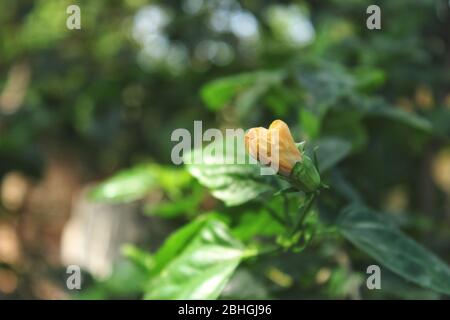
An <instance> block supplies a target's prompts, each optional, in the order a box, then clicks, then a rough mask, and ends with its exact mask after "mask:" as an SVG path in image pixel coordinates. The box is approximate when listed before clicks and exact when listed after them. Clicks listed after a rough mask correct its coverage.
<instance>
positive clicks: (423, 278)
mask: <svg viewBox="0 0 450 320" xmlns="http://www.w3.org/2000/svg"><path fill="white" fill-rule="evenodd" d="M337 226H338V230H339V231H340V233H341V234H342V235H343V236H344V237H345V238H347V239H348V240H349V241H351V242H352V243H353V244H354V245H356V246H357V247H358V248H360V249H361V250H363V251H364V252H366V253H367V254H368V255H370V256H371V257H372V258H373V259H375V260H376V261H378V262H379V263H380V264H382V265H384V266H385V267H386V268H388V269H390V270H391V271H393V272H394V273H396V274H398V275H399V276H401V277H403V278H404V279H406V280H409V281H411V282H413V283H416V284H418V285H420V286H422V287H425V288H428V289H431V290H434V291H436V292H440V293H444V294H448V295H450V268H449V266H448V265H447V264H446V263H444V262H443V261H442V260H440V259H439V258H438V257H437V256H436V255H434V254H433V253H431V252H430V251H428V250H427V249H425V248H424V247H422V246H421V245H419V244H418V243H416V242H415V241H414V240H412V239H411V238H409V237H408V236H406V235H405V234H404V233H402V232H401V231H400V230H399V229H397V228H396V226H395V225H393V224H392V222H390V221H388V220H387V219H385V218H383V216H382V214H380V213H377V212H375V211H373V210H371V209H369V208H367V207H364V206H360V205H353V206H349V207H347V208H346V209H344V210H343V211H342V212H341V214H340V216H339V218H338V222H337Z"/></svg>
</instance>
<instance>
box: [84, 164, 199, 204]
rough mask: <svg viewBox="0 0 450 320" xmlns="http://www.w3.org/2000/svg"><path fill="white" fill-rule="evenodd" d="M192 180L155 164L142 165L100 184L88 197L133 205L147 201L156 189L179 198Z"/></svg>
mask: <svg viewBox="0 0 450 320" xmlns="http://www.w3.org/2000/svg"><path fill="white" fill-rule="evenodd" d="M191 180H192V178H191V176H190V175H189V173H188V172H187V171H185V170H180V169H173V168H170V167H164V166H160V165H158V164H155V163H146V164H139V165H137V166H135V167H132V168H130V169H125V170H122V171H120V172H118V173H116V174H115V175H114V176H112V177H111V178H109V179H107V180H106V181H104V182H103V183H101V184H99V185H98V186H97V187H95V188H94V189H93V190H92V191H91V192H90V193H89V198H90V199H91V200H94V201H107V202H130V201H134V200H138V199H142V198H144V197H145V196H147V195H148V193H149V192H151V191H152V190H153V189H154V188H156V187H159V188H161V189H163V190H164V191H166V192H167V193H168V194H170V195H177V194H178V193H180V192H181V190H182V188H183V187H186V186H187V185H189V183H190V182H191Z"/></svg>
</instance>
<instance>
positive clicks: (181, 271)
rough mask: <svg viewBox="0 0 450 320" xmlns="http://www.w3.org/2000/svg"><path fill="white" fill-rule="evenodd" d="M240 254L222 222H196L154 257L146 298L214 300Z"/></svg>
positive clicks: (238, 244) (238, 259)
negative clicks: (154, 261) (154, 262)
mask: <svg viewBox="0 0 450 320" xmlns="http://www.w3.org/2000/svg"><path fill="white" fill-rule="evenodd" d="M243 254H244V247H243V245H242V244H241V243H240V242H239V241H238V240H236V239H234V238H233V237H232V236H231V235H230V232H229V230H228V228H227V226H226V225H225V224H224V223H223V222H221V221H219V220H216V219H203V220H197V221H195V222H193V223H191V224H189V225H188V226H186V227H184V228H182V229H181V230H180V231H178V232H176V233H175V234H174V235H172V236H171V237H170V238H169V240H168V241H167V242H166V243H165V244H164V246H163V248H162V249H161V250H160V251H159V252H158V254H157V255H156V256H155V260H156V265H157V266H156V268H155V270H154V272H153V273H154V275H153V277H152V279H151V281H150V283H149V284H148V286H147V290H146V294H145V298H146V299H216V298H217V297H218V296H219V294H220V292H221V291H222V290H223V288H224V287H225V285H226V283H227V282H228V280H229V278H230V277H231V276H232V274H233V272H234V271H235V269H236V268H237V266H238V265H239V263H240V261H241V259H242V257H243Z"/></svg>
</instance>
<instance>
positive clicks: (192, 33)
mask: <svg viewBox="0 0 450 320" xmlns="http://www.w3.org/2000/svg"><path fill="white" fill-rule="evenodd" d="M71 4H76V5H78V6H79V7H80V9H81V30H68V29H67V27H66V19H67V17H68V16H69V15H68V14H67V13H66V8H67V7H68V6H69V5H71ZM371 4H378V5H379V6H380V7H381V23H382V29H381V30H368V29H367V28H366V19H367V17H368V15H367V14H366V8H367V7H368V6H369V5H371ZM449 30H450V13H449V2H448V1H447V0H441V1H439V0H436V1H431V0H417V1H406V0H398V1H366V0H346V1H337V0H327V1H315V0H309V1H256V0H248V1H237V0H208V1H207V0H180V1H170V0H169V1H150V0H123V1H118V0H112V1H111V0H108V1H106V0H96V1H87V0H84V1H81V0H80V1H75V0H73V1H69V0H33V1H26V0H19V1H1V2H0V299H1V298H5V299H23V298H27V299H69V298H74V297H75V298H78V297H79V298H99V299H102V298H139V297H140V296H141V295H140V289H139V283H140V282H142V281H143V280H142V273H139V271H138V270H136V267H135V266H134V265H131V264H129V263H128V262H127V260H126V259H124V255H125V256H126V255H128V256H135V255H139V254H141V252H140V251H139V249H137V247H140V248H145V250H155V249H157V248H158V246H159V245H160V244H161V242H162V241H163V240H164V239H165V238H166V237H167V235H168V234H169V233H170V232H171V231H173V230H174V229H176V228H177V227H178V226H181V225H183V224H184V223H185V222H186V221H189V220H190V219H192V218H193V217H194V216H196V215H198V214H199V213H201V212H208V211H211V210H216V211H220V212H224V213H230V214H233V215H239V214H240V212H243V211H245V212H249V211H252V210H253V211H252V212H256V211H254V210H256V209H254V208H252V207H251V206H250V207H249V206H244V207H238V208H226V207H224V205H223V204H222V203H221V202H220V201H218V200H216V199H214V198H213V197H211V196H210V194H209V193H208V191H207V190H205V189H204V188H202V187H201V186H200V185H199V184H198V183H197V182H196V181H195V180H194V179H193V178H192V177H191V176H190V175H189V174H188V173H187V172H186V171H185V170H184V169H183V168H182V166H180V167H176V166H175V165H173V164H172V163H171V160H170V154H171V149H172V147H173V146H174V143H173V142H171V141H170V135H171V133H172V131H173V130H174V129H176V128H187V129H189V130H192V128H193V121H194V120H202V121H203V127H204V128H210V127H217V128H250V127H253V126H267V125H268V124H269V123H270V122H271V121H272V120H273V119H276V118H280V119H283V120H285V121H286V122H288V124H289V125H290V126H291V128H292V131H293V134H294V136H295V137H296V139H297V140H301V139H307V140H312V141H314V139H317V138H320V137H322V136H334V137H339V138H341V139H343V140H345V141H346V142H347V143H348V144H349V145H350V148H351V155H350V156H349V157H348V158H347V159H345V161H344V162H343V163H341V165H340V172H339V174H342V175H345V176H346V178H347V179H348V181H350V182H351V183H352V185H354V186H355V188H356V189H357V190H358V191H359V192H360V194H361V195H362V196H363V197H364V198H365V199H366V201H367V202H368V203H369V204H370V205H372V206H373V207H375V208H380V209H383V210H385V211H387V212H389V213H391V214H392V217H393V219H396V220H397V221H399V223H400V224H401V225H402V226H403V227H404V228H406V229H407V230H408V232H409V233H410V234H412V235H413V236H414V237H415V238H416V239H418V241H419V242H421V243H423V244H424V245H425V246H427V247H428V248H430V249H431V250H432V251H434V252H435V253H436V254H438V255H439V256H440V257H442V258H443V259H444V260H445V261H447V263H448V262H449V261H450V143H449V141H450V139H449V138H450V51H449V49H450V31H449ZM142 163H145V164H147V165H148V166H150V167H149V168H150V170H151V172H153V173H152V175H151V177H147V176H146V175H145V174H144V175H143V178H142V179H148V180H145V181H144V180H143V181H140V184H139V183H138V186H137V187H136V183H135V182H129V180H127V179H128V177H129V176H133V175H136V174H137V173H139V172H140V171H139V170H142V167H139V166H138V167H134V166H135V165H138V164H142ZM125 168H135V169H133V170H135V171H134V172H128V171H127V172H126V174H125V175H122V176H121V177H119V178H118V179H119V180H116V182H117V181H119V182H120V183H119V184H113V185H112V187H111V188H110V189H108V191H105V190H103V191H101V192H109V194H110V198H111V199H112V201H107V202H98V201H93V200H92V198H90V197H89V196H88V194H89V192H90V190H91V189H92V186H94V185H96V184H98V183H100V182H102V181H105V179H107V178H109V177H111V176H113V175H114V174H115V173H116V172H118V171H120V170H121V169H125ZM141 177H142V176H141ZM120 179H122V180H120ZM127 183H128V184H127ZM130 183H131V184H130ZM117 189H120V190H119V191H118V190H117ZM123 189H128V190H129V191H130V194H127V195H125V196H123ZM117 194H119V195H118V196H117V197H116V195H117ZM94 198H95V196H94ZM243 237H244V238H245V237H247V235H244V236H243ZM125 244H128V245H125ZM130 244H133V245H130ZM124 252H125V253H124ZM366 261H367V257H366V256H362V255H361V253H358V252H356V251H355V250H354V249H352V247H351V246H349V245H346V244H343V243H342V242H341V241H335V242H333V243H328V244H327V245H321V246H319V247H317V248H314V250H310V251H306V252H305V253H304V254H302V255H301V257H299V256H291V255H288V254H287V255H285V256H283V257H282V258H280V259H277V261H276V262H273V261H270V260H267V261H265V260H263V261H261V262H260V263H259V264H257V265H253V266H250V267H249V266H245V267H244V268H241V269H239V270H238V272H237V273H236V275H235V276H234V277H233V279H232V281H231V282H230V284H229V286H227V288H226V290H225V291H224V293H223V297H238V298H245V297H253V298H255V297H256V298H269V297H270V298H305V297H306V298H344V299H345V298H361V297H363V298H439V295H438V294H435V293H432V292H430V291H426V290H423V289H420V288H418V287H415V286H412V285H410V284H407V283H404V282H402V281H401V280H400V279H398V278H397V277H396V276H394V275H392V276H389V277H391V278H392V279H391V280H392V281H391V280H389V281H388V282H386V283H388V284H387V285H386V287H384V288H385V289H386V290H382V292H378V293H372V292H371V293H369V292H365V291H363V292H361V290H360V289H358V288H359V286H360V284H361V283H362V282H363V281H365V280H364V279H365V278H364V277H363V276H364V268H362V267H359V266H363V265H367V263H366ZM365 263H366V264H365ZM68 264H78V265H80V266H81V267H82V268H83V270H84V272H83V275H84V278H83V290H81V291H80V292H77V293H76V295H75V296H74V294H73V292H71V291H69V290H67V288H66V278H67V274H66V269H65V266H66V265H68ZM243 288H245V289H246V290H247V291H246V290H243Z"/></svg>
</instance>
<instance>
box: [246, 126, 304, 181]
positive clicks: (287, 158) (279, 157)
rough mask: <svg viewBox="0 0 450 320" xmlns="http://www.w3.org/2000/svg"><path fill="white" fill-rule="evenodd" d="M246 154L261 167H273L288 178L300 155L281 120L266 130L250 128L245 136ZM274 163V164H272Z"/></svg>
mask: <svg viewBox="0 0 450 320" xmlns="http://www.w3.org/2000/svg"><path fill="white" fill-rule="evenodd" d="M245 147H246V150H247V152H248V153H249V154H250V155H251V156H252V157H253V158H255V159H257V160H258V161H260V162H261V164H263V165H267V166H268V165H271V166H272V167H273V165H275V168H278V172H279V173H280V174H281V175H283V176H286V177H288V176H289V175H290V173H291V171H292V169H293V168H294V165H295V164H296V163H297V162H300V161H302V154H301V153H300V151H299V150H298V148H297V146H296V145H295V142H294V139H293V138H292V135H291V132H290V130H289V127H288V126H287V124H286V123H284V122H283V121H281V120H275V121H274V122H272V124H271V125H270V127H269V129H266V128H262V127H259V128H252V129H250V130H249V131H248V132H247V134H246V135H245ZM274 162H275V163H274Z"/></svg>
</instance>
